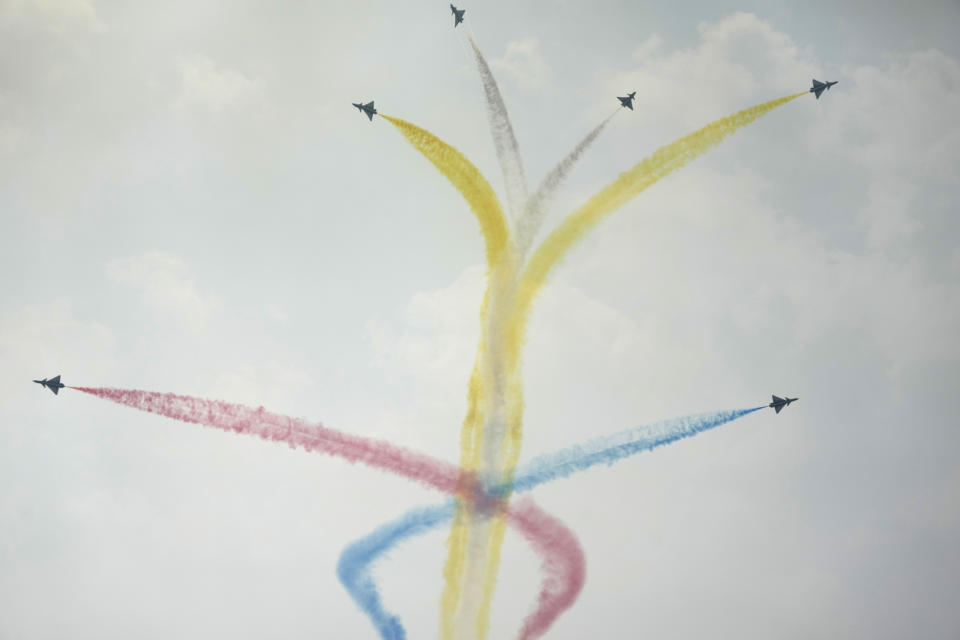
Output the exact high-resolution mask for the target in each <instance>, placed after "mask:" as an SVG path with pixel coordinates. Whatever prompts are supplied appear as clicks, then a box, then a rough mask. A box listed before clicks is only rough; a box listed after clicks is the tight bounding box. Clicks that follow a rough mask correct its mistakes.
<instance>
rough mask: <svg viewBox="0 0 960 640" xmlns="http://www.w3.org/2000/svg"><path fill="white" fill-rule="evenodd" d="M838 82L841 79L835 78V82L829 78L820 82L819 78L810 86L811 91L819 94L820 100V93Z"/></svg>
mask: <svg viewBox="0 0 960 640" xmlns="http://www.w3.org/2000/svg"><path fill="white" fill-rule="evenodd" d="M838 82H840V81H839V80H834V81H833V82H830V81H829V80H828V81H827V82H820V81H819V80H814V81H813V86H812V87H810V93H812V94H814V95H816V96H817V100H819V99H820V94H821V93H823V92H824V90H825V89H829V88H830V87H832V86H833V85H835V84H837V83H838Z"/></svg>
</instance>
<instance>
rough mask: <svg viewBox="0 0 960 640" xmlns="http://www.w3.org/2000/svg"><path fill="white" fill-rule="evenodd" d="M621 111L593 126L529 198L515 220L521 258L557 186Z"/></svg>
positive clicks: (539, 224)
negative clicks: (521, 212)
mask: <svg viewBox="0 0 960 640" xmlns="http://www.w3.org/2000/svg"><path fill="white" fill-rule="evenodd" d="M618 113H620V109H617V110H616V111H614V112H613V113H612V114H610V115H609V116H607V118H606V119H605V120H604V121H603V122H601V123H600V124H598V125H597V126H596V127H594V129H593V130H592V131H591V132H590V133H588V134H587V136H586V137H585V138H584V139H583V140H581V141H580V142H579V143H578V144H577V146H575V147H574V148H573V150H572V151H571V152H570V153H569V154H567V157H566V158H564V159H563V160H561V161H560V163H559V164H557V166H555V167H554V168H553V169H551V170H550V173H548V174H547V175H546V176H545V177H544V178H543V182H541V183H540V186H539V187H538V188H537V190H536V191H535V192H534V194H533V195H532V196H530V198H529V199H528V200H527V203H526V205H525V206H524V208H523V214H522V215H521V216H520V218H519V219H518V220H517V222H516V236H517V253H519V254H520V256H521V257H522V256H525V255H526V253H527V251H529V249H530V245H531V244H532V243H533V239H534V238H535V237H536V236H537V232H538V231H540V226H541V225H542V224H543V218H544V217H545V216H546V213H547V205H548V204H549V202H550V200H551V199H552V198H553V196H554V194H555V193H556V192H557V189H558V188H559V187H560V185H561V184H562V183H563V181H564V180H566V179H567V176H568V175H569V174H570V171H571V170H572V169H573V167H574V165H576V163H577V161H578V160H580V156H582V155H583V153H584V152H585V151H586V150H587V149H588V148H589V147H590V145H591V144H593V141H594V140H596V139H597V137H598V136H599V135H600V133H601V132H602V131H603V130H604V128H606V126H607V124H608V123H609V122H610V121H611V120H612V119H613V117H614V116H615V115H617V114H618Z"/></svg>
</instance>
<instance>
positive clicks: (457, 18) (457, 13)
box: [450, 5, 467, 29]
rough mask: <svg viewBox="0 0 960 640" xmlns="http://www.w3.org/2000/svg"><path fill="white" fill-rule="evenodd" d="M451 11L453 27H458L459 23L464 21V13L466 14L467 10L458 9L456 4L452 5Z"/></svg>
mask: <svg viewBox="0 0 960 640" xmlns="http://www.w3.org/2000/svg"><path fill="white" fill-rule="evenodd" d="M450 12H451V13H452V14H453V28H454V29H456V28H457V25H458V24H460V23H461V22H463V14H465V13H466V12H467V10H466V9H457V8H456V7H455V6H453V5H450Z"/></svg>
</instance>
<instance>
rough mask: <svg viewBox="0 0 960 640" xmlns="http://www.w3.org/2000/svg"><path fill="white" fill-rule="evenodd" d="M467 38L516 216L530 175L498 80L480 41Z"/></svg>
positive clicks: (508, 200)
mask: <svg viewBox="0 0 960 640" xmlns="http://www.w3.org/2000/svg"><path fill="white" fill-rule="evenodd" d="M467 40H469V41H470V47H471V48H472V49H473V56H474V58H476V61H477V70H478V71H479V72H480V80H481V81H482V82H483V94H484V97H485V98H486V100H487V115H488V116H489V119H490V133H491V135H492V137H493V145H494V147H495V148H496V151H497V160H498V161H499V163H500V169H501V171H503V184H504V187H505V188H506V191H507V207H508V209H509V211H510V213H511V215H512V216H513V218H514V219H516V218H517V217H518V216H519V215H520V212H521V211H522V210H523V206H524V203H526V201H527V178H526V176H525V175H524V171H523V160H521V158H520V148H519V146H518V145H517V138H516V136H515V135H514V134H513V125H511V124H510V116H509V115H508V114H507V106H506V105H505V104H504V102H503V96H502V95H501V94H500V87H498V86H497V80H496V78H494V77H493V73H491V71H490V66H489V65H487V61H486V60H485V59H484V57H483V54H482V53H480V48H479V47H477V43H476V42H474V41H473V38H472V37H470V36H467Z"/></svg>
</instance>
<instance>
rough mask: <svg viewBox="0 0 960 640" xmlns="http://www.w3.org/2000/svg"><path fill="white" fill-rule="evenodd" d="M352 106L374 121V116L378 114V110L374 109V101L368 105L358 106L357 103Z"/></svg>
mask: <svg viewBox="0 0 960 640" xmlns="http://www.w3.org/2000/svg"><path fill="white" fill-rule="evenodd" d="M350 104H352V105H353V106H355V107H356V108H357V109H359V110H360V111H363V112H364V113H365V114H367V117H368V118H370V119H371V120H373V115H374V114H375V113H376V112H377V110H376V109H374V108H373V100H371V101H370V102H368V103H367V104H357V103H356V102H351V103H350Z"/></svg>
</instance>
